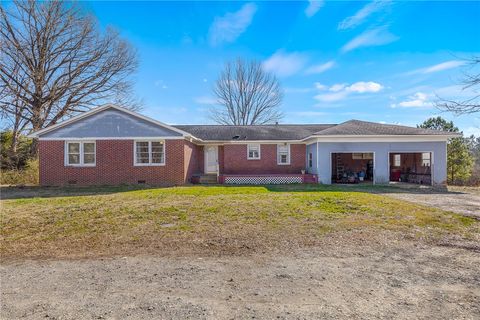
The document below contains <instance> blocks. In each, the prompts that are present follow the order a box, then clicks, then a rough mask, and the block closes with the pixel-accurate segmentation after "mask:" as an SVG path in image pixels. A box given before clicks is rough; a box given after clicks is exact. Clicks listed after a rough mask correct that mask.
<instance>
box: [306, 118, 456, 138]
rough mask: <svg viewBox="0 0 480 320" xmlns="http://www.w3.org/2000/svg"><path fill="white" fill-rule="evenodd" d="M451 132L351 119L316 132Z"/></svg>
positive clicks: (369, 133) (394, 133)
mask: <svg viewBox="0 0 480 320" xmlns="http://www.w3.org/2000/svg"><path fill="white" fill-rule="evenodd" d="M448 134H452V133H451V132H444V131H439V130H431V129H421V128H413V127H407V126H399V125H393V124H382V123H376V122H368V121H360V120H350V121H346V122H343V123H340V124H338V125H336V126H332V127H330V128H327V129H325V130H320V131H318V132H315V135H321V136H332V135H448Z"/></svg>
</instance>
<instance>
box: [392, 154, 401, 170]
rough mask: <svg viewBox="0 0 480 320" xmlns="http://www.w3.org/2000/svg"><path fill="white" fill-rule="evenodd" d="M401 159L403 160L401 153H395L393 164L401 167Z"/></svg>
mask: <svg viewBox="0 0 480 320" xmlns="http://www.w3.org/2000/svg"><path fill="white" fill-rule="evenodd" d="M401 160H402V158H401V155H399V154H394V155H393V166H394V167H400V165H401Z"/></svg>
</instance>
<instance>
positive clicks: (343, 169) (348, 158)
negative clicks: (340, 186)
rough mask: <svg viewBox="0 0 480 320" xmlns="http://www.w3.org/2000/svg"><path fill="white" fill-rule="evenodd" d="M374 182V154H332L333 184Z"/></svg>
mask: <svg viewBox="0 0 480 320" xmlns="http://www.w3.org/2000/svg"><path fill="white" fill-rule="evenodd" d="M373 182H374V154H373V152H349V153H342V152H336V153H332V183H373Z"/></svg>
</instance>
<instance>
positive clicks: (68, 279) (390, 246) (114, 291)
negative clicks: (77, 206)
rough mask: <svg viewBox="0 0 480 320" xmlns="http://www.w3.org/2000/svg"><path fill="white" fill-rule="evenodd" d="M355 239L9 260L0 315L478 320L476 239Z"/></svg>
mask: <svg viewBox="0 0 480 320" xmlns="http://www.w3.org/2000/svg"><path fill="white" fill-rule="evenodd" d="M362 239H363V238H362V237H355V236H353V237H352V236H348V237H344V236H338V237H337V238H335V239H333V240H332V241H331V243H330V244H329V245H328V246H325V247H324V248H319V247H317V248H311V249H305V248H304V249H298V250H293V251H291V252H283V253H269V254H260V253H256V254H253V255H247V256H221V257H198V256H192V257H170V258H169V257H125V258H108V259H95V260H73V261H72V260H70V261H23V262H10V263H7V264H3V265H2V266H1V268H0V275H1V279H2V283H1V307H2V308H1V318H2V319H18V318H27V319H40V318H41V319H146V318H156V319H233V318H235V319H253V318H262V319H305V318H308V319H319V318H323V319H345V318H356V319H365V318H368V319H379V318H384V319H392V318H395V319H412V318H416V319H479V318H480V254H479V253H480V247H479V246H478V245H473V246H470V247H469V246H465V247H464V248H459V247H455V246H450V245H449V246H433V245H427V244H421V243H419V242H418V241H411V240H408V241H407V240H402V239H392V238H389V237H387V236H385V237H384V238H381V239H377V240H378V241H375V245H371V244H368V243H371V242H368V243H365V242H364V241H363V240H362Z"/></svg>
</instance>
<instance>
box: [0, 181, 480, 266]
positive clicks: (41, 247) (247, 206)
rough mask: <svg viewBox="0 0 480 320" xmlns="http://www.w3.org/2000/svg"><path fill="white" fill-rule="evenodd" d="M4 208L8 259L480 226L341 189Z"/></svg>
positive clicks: (83, 193)
mask: <svg viewBox="0 0 480 320" xmlns="http://www.w3.org/2000/svg"><path fill="white" fill-rule="evenodd" d="M24 196H28V198H24ZM412 196H414V195H412ZM2 198H3V199H4V200H2V201H1V205H2V210H1V228H2V232H1V241H2V246H1V248H0V254H1V255H2V256H3V257H5V258H18V257H65V256H76V257H78V256H92V255H117V254H135V253H162V254H163V253H165V254H166V253H168V252H171V251H176V250H189V251H194V252H195V251H198V250H203V249H208V250H216V251H221V252H238V251H241V250H242V249H252V248H253V249H255V250H268V249H272V248H280V247H284V246H285V245H311V244H315V243H316V241H318V240H319V239H321V238H322V237H324V235H325V234H327V233H337V232H343V231H351V230H360V231H362V230H365V231H368V232H372V231H373V232H378V231H385V230H386V231H388V232H390V231H391V232H397V233H401V234H403V235H408V236H415V237H426V238H436V237H441V236H443V235H452V234H453V235H455V236H461V237H466V238H471V237H475V236H476V235H478V231H479V224H480V223H479V222H478V221H476V220H474V219H471V218H467V217H463V216H460V215H456V214H453V213H449V212H445V211H441V210H436V209H431V208H427V207H424V206H420V205H415V204H411V203H407V202H404V201H400V200H395V199H391V198H389V197H385V196H381V195H375V194H371V193H367V192H364V191H362V190H361V189H358V188H357V189H356V188H349V187H338V186H337V187H327V186H308V185H306V186H301V185H292V186H249V187H246V186H245V187H229V186H208V187H207V186H187V187H174V188H151V189H149V188H140V189H139V188H135V187H127V186H125V187H105V188H101V187H96V188H63V189H61V188H33V189H28V188H27V189H22V190H20V189H6V190H3V193H2Z"/></svg>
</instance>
